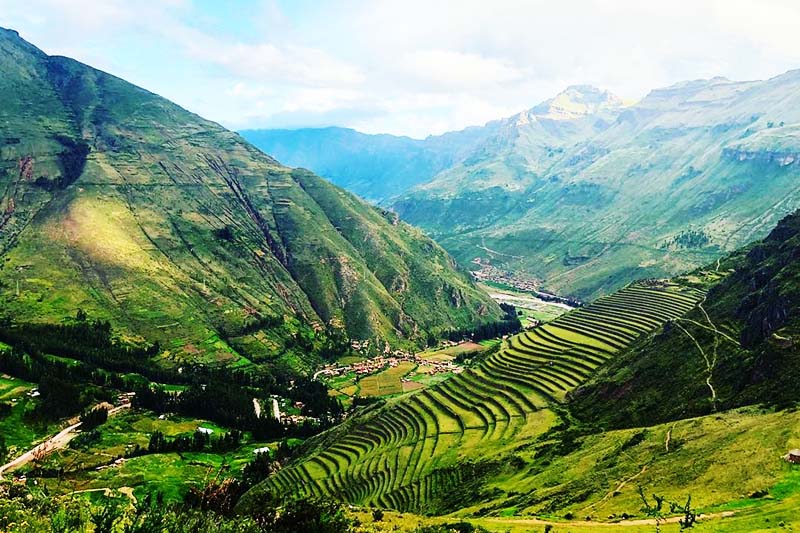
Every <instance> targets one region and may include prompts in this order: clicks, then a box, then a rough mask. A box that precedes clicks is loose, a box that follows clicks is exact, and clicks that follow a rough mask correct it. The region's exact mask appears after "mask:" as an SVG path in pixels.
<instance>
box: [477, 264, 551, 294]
mask: <svg viewBox="0 0 800 533" xmlns="http://www.w3.org/2000/svg"><path fill="white" fill-rule="evenodd" d="M472 262H473V264H476V265H478V266H479V268H478V270H473V271H472V277H473V278H474V279H475V280H476V281H490V282H492V283H500V284H502V285H507V286H508V287H513V288H515V289H517V290H519V291H526V292H537V291H538V290H539V287H538V283H537V282H536V280H535V279H533V278H527V277H524V276H521V275H520V274H519V273H515V272H511V271H509V270H501V269H499V268H497V267H496V266H494V265H492V264H491V263H490V262H489V260H488V259H481V258H480V257H476V258H475V259H473V260H472Z"/></svg>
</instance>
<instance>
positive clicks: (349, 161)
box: [241, 127, 489, 204]
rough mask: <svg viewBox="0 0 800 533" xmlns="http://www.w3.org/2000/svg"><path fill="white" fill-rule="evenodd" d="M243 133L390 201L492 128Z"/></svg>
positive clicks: (292, 160)
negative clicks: (421, 135)
mask: <svg viewBox="0 0 800 533" xmlns="http://www.w3.org/2000/svg"><path fill="white" fill-rule="evenodd" d="M241 134H242V136H243V137H244V138H245V139H247V140H248V141H249V142H251V143H252V144H253V145H254V146H257V147H258V148H259V149H261V150H262V151H264V152H265V153H268V154H272V155H273V156H274V157H276V158H277V159H278V160H280V161H282V162H284V163H285V164H287V165H289V166H292V167H302V168H308V169H311V170H313V171H314V172H316V173H317V174H319V175H321V176H323V177H325V178H327V179H329V180H331V181H332V182H333V183H335V184H336V185H338V186H340V187H344V188H345V189H347V190H349V191H352V192H354V193H356V194H357V195H359V196H360V197H362V198H366V199H367V200H369V201H371V202H375V203H383V204H386V203H388V202H389V201H390V200H391V199H392V198H394V197H395V196H398V195H399V194H401V193H404V192H406V191H408V190H409V189H411V188H413V187H414V186H416V185H419V184H422V183H425V182H427V181H430V180H431V179H432V178H433V177H434V176H435V175H436V174H438V173H439V172H441V171H443V170H445V169H447V168H449V167H451V166H453V165H454V164H455V163H456V162H458V161H459V160H461V159H462V158H463V157H464V156H465V155H466V154H467V153H469V151H470V150H471V149H472V147H474V146H475V145H477V144H478V143H479V142H481V141H482V140H484V139H485V138H486V136H487V135H488V134H489V130H488V129H487V128H468V129H466V130H463V131H459V132H453V133H448V134H445V135H440V136H432V137H428V138H427V139H425V140H418V139H411V138H409V137H396V136H394V135H366V134H364V133H359V132H357V131H355V130H352V129H347V128H335V127H330V128H305V129H298V130H244V131H242V132H241Z"/></svg>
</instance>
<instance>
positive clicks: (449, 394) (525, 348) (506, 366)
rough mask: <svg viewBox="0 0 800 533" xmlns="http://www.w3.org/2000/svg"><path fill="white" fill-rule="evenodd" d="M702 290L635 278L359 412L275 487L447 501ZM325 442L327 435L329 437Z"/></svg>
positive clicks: (411, 506) (402, 503)
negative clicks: (442, 376)
mask: <svg viewBox="0 0 800 533" xmlns="http://www.w3.org/2000/svg"><path fill="white" fill-rule="evenodd" d="M701 297H702V293H701V292H700V291H698V290H696V289H692V288H687V287H682V286H679V285H675V284H666V283H658V284H652V285H647V284H633V285H631V286H629V287H627V288H625V289H623V290H621V291H619V292H617V293H615V294H613V295H611V296H608V297H605V298H601V299H599V300H598V301H597V302H596V303H594V304H592V305H591V306H589V307H586V308H581V309H578V310H576V311H573V312H571V313H569V314H566V315H563V316H562V317H560V318H558V319H556V320H554V321H553V322H551V323H549V324H547V325H544V326H541V327H539V328H536V329H534V330H531V331H528V332H525V333H522V334H520V335H517V336H515V337H512V338H511V339H510V340H509V342H507V343H506V344H505V345H504V347H503V349H501V350H499V351H498V352H496V353H493V354H491V355H490V356H489V357H487V358H486V359H485V360H484V361H483V362H482V363H481V364H480V365H479V366H477V367H474V368H471V369H469V370H467V371H465V372H463V373H461V374H459V375H457V376H455V377H453V378H452V379H449V380H447V381H444V382H443V383H440V384H438V385H436V386H432V387H429V388H427V389H425V390H423V391H420V392H416V393H414V394H411V395H410V396H405V397H402V398H399V399H395V400H390V401H389V402H388V403H387V404H386V405H385V406H384V407H383V408H380V409H378V410H377V411H375V412H373V413H371V414H367V415H364V417H363V418H361V419H359V418H356V419H355V420H351V421H349V423H346V424H345V425H344V426H343V427H342V428H339V429H337V431H339V432H340V434H339V436H338V438H335V439H331V438H326V439H319V440H318V441H317V442H314V441H312V443H310V444H312V446H313V444H317V445H318V448H317V449H316V450H314V448H313V447H311V448H310V449H311V450H313V451H312V452H311V453H309V454H307V455H305V456H303V457H302V458H301V459H300V460H298V461H295V462H294V463H293V464H292V465H290V466H289V467H287V468H284V469H283V470H281V471H280V472H279V473H278V474H276V475H275V476H273V477H272V478H271V479H270V480H269V482H268V487H266V490H273V491H277V492H280V493H283V494H285V493H287V492H296V493H299V494H304V495H314V496H333V497H336V498H338V499H341V500H344V501H346V502H350V503H354V504H361V505H376V506H379V507H384V508H390V509H397V510H400V511H415V512H423V513H435V512H441V511H443V509H441V508H438V507H437V505H438V503H437V502H439V501H441V500H443V499H445V500H446V499H447V498H448V497H451V496H452V493H453V492H454V491H457V489H459V488H463V487H465V486H469V481H470V480H471V479H474V478H476V477H479V476H481V475H483V474H484V473H485V472H484V470H483V469H484V468H485V464H484V463H481V462H473V461H479V460H485V459H487V458H488V459H498V458H499V457H501V456H502V455H503V454H504V453H508V452H510V451H511V450H513V449H515V448H517V447H518V446H519V444H520V442H525V441H526V440H530V439H533V438H535V437H537V436H539V435H542V434H543V433H545V432H546V431H547V430H548V429H550V428H551V427H553V426H554V425H555V424H557V422H558V416H557V415H556V414H555V412H554V411H553V410H552V409H550V408H549V406H550V405H551V404H553V403H558V402H560V401H561V400H563V398H564V396H565V395H566V393H567V392H568V391H570V390H572V389H573V388H575V387H576V386H578V385H579V384H580V383H582V382H583V381H584V380H586V378H588V377H589V376H590V375H591V373H592V372H593V371H594V370H595V369H596V368H597V367H598V366H600V365H601V364H603V363H604V362H605V361H606V360H608V359H609V358H611V357H613V356H614V354H615V353H616V352H618V351H619V350H621V349H623V348H625V347H626V346H628V345H629V344H630V343H631V342H633V341H634V340H635V339H636V338H637V337H639V336H640V335H642V334H644V333H647V332H650V331H653V330H655V329H656V328H658V327H660V326H661V325H662V324H664V323H665V322H667V321H669V320H672V319H675V318H677V317H679V316H681V315H683V314H684V313H686V312H687V311H689V310H690V309H692V308H693V307H694V306H695V304H696V303H697V302H698V301H699V300H700V298H701ZM323 441H324V442H325V443H326V444H325V445H323V444H322V442H323Z"/></svg>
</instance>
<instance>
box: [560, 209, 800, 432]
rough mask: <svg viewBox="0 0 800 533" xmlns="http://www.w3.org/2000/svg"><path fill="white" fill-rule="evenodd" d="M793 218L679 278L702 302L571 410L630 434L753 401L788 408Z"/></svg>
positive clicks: (797, 287) (797, 359)
mask: <svg viewBox="0 0 800 533" xmlns="http://www.w3.org/2000/svg"><path fill="white" fill-rule="evenodd" d="M798 258H800V213H795V214H792V215H790V216H788V217H786V218H785V219H784V220H782V221H781V222H780V223H779V224H778V225H777V227H776V228H775V229H773V230H772V232H771V233H770V234H769V236H768V237H767V238H765V239H764V240H762V241H760V242H757V243H755V244H753V245H750V246H748V247H747V248H745V249H743V250H740V251H738V252H736V253H734V254H732V255H731V256H729V257H727V258H726V259H724V260H722V261H720V263H719V264H718V265H712V267H711V268H710V269H708V270H707V271H698V272H696V273H694V274H691V275H688V276H686V277H685V278H684V279H685V280H686V281H689V282H695V283H699V282H703V280H705V281H704V282H703V284H704V285H706V286H707V287H708V289H709V291H708V295H707V296H706V298H705V299H704V301H703V302H702V304H701V305H700V306H698V309H697V310H695V311H693V312H692V313H690V314H688V315H687V316H685V317H684V318H682V319H678V320H676V321H674V322H673V323H671V324H670V325H669V326H668V327H666V328H665V330H664V333H663V334H661V335H658V336H656V337H655V338H653V339H652V340H649V341H648V342H646V343H642V344H640V345H638V346H637V347H636V349H635V350H632V351H629V352H627V353H626V354H624V355H623V356H622V357H619V358H617V359H616V360H614V361H613V362H612V363H611V364H609V365H608V366H607V367H605V368H604V369H603V370H602V371H601V372H600V373H599V374H597V375H596V376H595V377H594V378H593V379H592V380H590V381H589V382H588V383H587V384H585V385H583V386H582V387H581V388H579V389H578V390H576V391H575V392H574V393H573V395H574V398H573V401H572V402H571V406H572V409H573V411H574V412H575V413H576V414H577V415H578V416H580V417H581V418H583V419H585V420H589V421H595V422H597V423H598V424H600V425H602V426H603V427H610V426H617V427H629V426H635V425H643V424H652V423H654V422H663V421H668V420H674V419H677V418H684V417H687V416H696V415H701V414H707V413H711V412H714V411H716V410H723V409H729V408H732V407H737V406H742V405H752V404H768V405H775V406H779V407H781V406H789V405H794V404H795V403H796V402H797V400H798V396H797V382H798V379H800V349H799V348H798V344H797V343H798V339H799V338H800V337H798V335H800V262H798Z"/></svg>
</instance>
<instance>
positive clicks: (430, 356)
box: [418, 341, 491, 361]
mask: <svg viewBox="0 0 800 533" xmlns="http://www.w3.org/2000/svg"><path fill="white" fill-rule="evenodd" d="M484 342H485V341H484ZM484 342H481V343H477V342H462V343H460V344H457V345H456V346H448V347H447V348H441V349H438V348H433V349H430V350H426V351H424V352H420V353H419V354H418V355H419V356H420V357H424V358H425V359H427V360H429V361H451V360H453V359H454V358H455V357H456V356H458V355H461V354H465V353H472V352H482V351H484V350H486V349H487V348H489V347H490V346H491V344H485V343H484Z"/></svg>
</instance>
